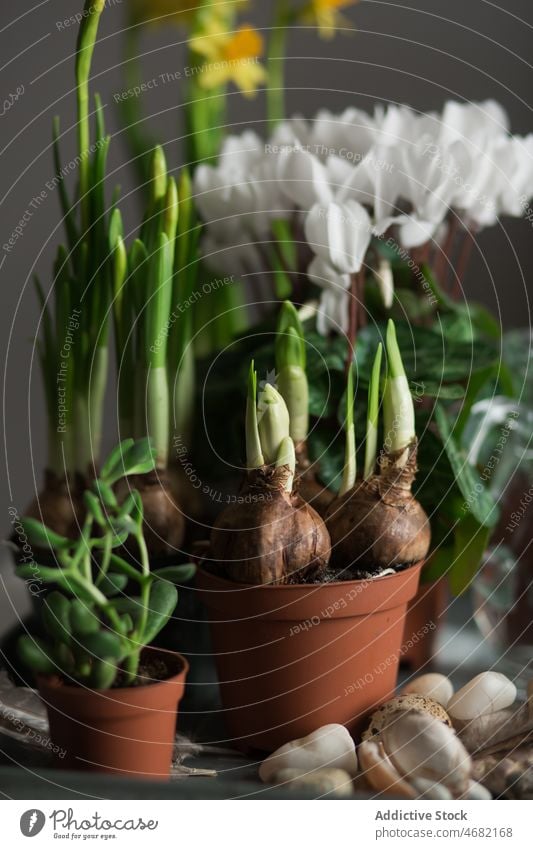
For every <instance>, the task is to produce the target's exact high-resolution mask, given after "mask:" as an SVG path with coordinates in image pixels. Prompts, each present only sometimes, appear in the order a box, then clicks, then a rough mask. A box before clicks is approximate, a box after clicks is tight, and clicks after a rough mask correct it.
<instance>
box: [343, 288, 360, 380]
mask: <svg viewBox="0 0 533 849" xmlns="http://www.w3.org/2000/svg"><path fill="white" fill-rule="evenodd" d="M358 275H359V273H358V272H357V273H356V274H352V275H351V278H350V301H349V313H348V333H347V336H346V339H347V342H348V350H347V353H346V375H348V374H349V372H350V368H351V366H352V363H353V361H354V355H355V345H356V341H357V315H358V295H359V281H358Z"/></svg>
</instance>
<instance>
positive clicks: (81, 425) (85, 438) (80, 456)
mask: <svg viewBox="0 0 533 849" xmlns="http://www.w3.org/2000/svg"><path fill="white" fill-rule="evenodd" d="M74 421H75V433H76V443H75V451H76V469H77V471H78V472H79V473H80V474H81V475H83V476H85V475H87V474H88V471H89V469H90V468H91V467H92V465H93V453H92V450H91V416H90V411H89V403H88V399H87V392H86V391H85V390H84V389H83V387H80V390H79V391H78V392H76V396H75V399H74Z"/></svg>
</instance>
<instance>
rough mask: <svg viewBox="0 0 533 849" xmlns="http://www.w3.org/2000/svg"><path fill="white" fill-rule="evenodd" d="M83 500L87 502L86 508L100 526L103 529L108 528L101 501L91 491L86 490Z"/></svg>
mask: <svg viewBox="0 0 533 849" xmlns="http://www.w3.org/2000/svg"><path fill="white" fill-rule="evenodd" d="M83 500H84V502H85V506H86V508H87V510H88V512H89V513H90V514H91V516H92V517H93V519H95V521H96V522H98V524H99V525H100V527H101V528H105V527H106V518H105V516H104V513H103V511H102V505H101V504H100V501H99V499H98V498H97V497H96V495H94V494H93V493H92V492H89V490H86V491H85V492H84V493H83Z"/></svg>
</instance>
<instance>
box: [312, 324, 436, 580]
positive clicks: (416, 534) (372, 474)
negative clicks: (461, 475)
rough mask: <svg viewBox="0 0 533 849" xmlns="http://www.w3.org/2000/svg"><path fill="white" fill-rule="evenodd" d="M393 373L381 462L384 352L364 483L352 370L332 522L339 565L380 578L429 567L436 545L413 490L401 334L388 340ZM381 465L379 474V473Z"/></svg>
mask: <svg viewBox="0 0 533 849" xmlns="http://www.w3.org/2000/svg"><path fill="white" fill-rule="evenodd" d="M386 353H387V361H388V372H387V376H386V379H385V385H384V389H383V393H382V398H383V421H384V428H383V430H384V433H383V436H384V447H383V450H382V451H381V453H380V455H379V458H378V457H377V444H378V420H379V399H380V394H381V392H380V371H381V359H382V348H381V345H379V346H378V348H377V351H376V355H375V359H374V363H373V367H372V373H371V379H370V386H369V393H368V408H367V421H366V446H365V464H364V472H363V475H362V476H361V478H360V479H358V478H357V467H356V440H355V427H354V390H353V368H351V369H350V371H349V374H348V386H347V391H346V423H345V431H346V453H345V462H344V470H343V476H342V483H341V488H340V492H339V497H338V498H337V499H335V501H334V502H333V503H332V504H331V505H330V507H329V509H328V513H327V516H326V522H327V526H328V530H329V532H330V535H331V543H332V561H333V563H334V565H335V566H336V567H338V568H342V569H351V568H352V567H354V568H356V569H358V570H361V571H364V572H365V573H369V574H375V573H378V572H380V571H382V570H384V569H389V568H398V567H405V566H410V565H413V564H415V563H419V562H420V561H423V560H424V559H425V557H426V555H427V553H428V550H429V545H430V539H431V534H430V526H429V519H428V517H427V515H426V513H425V512H424V510H423V508H422V506H421V505H420V504H419V502H418V501H417V500H416V498H414V496H413V494H412V492H411V488H412V485H413V482H414V479H415V473H416V456H417V438H416V432H415V414H414V404H413V398H412V395H411V390H410V387H409V383H408V380H407V376H406V374H405V369H404V366H403V362H402V358H401V354H400V350H399V347H398V342H397V339H396V329H395V326H394V323H393V321H392V320H390V321H389V323H388V327H387V335H386ZM376 465H377V467H378V468H377V470H376Z"/></svg>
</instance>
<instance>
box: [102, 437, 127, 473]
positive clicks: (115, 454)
mask: <svg viewBox="0 0 533 849" xmlns="http://www.w3.org/2000/svg"><path fill="white" fill-rule="evenodd" d="M133 445H134V442H133V439H124V440H123V441H122V442H119V444H118V445H117V446H115V448H113V450H112V451H111V453H110V454H109V456H108V457H107V459H106V461H105V462H104V465H103V466H102V471H101V472H100V477H101V478H102V479H103V480H104V481H105V479H106V478H108V477H110V476H111V475H113V474H115V473H116V472H117V471H121V470H122V467H123V463H124V460H123V458H124V456H125V455H126V454H127V453H128V451H129V450H130V449H131V448H132V446H133Z"/></svg>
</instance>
